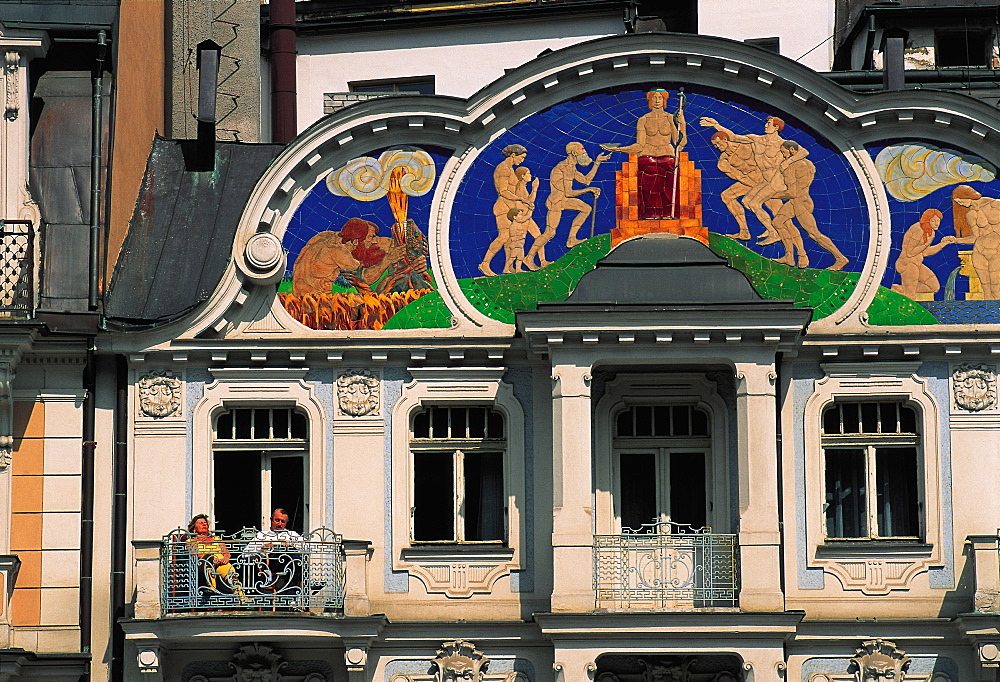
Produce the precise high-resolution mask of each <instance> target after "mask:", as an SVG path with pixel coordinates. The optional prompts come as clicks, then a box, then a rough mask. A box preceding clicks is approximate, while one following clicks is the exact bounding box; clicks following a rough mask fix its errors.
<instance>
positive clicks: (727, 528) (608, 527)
mask: <svg viewBox="0 0 1000 682" xmlns="http://www.w3.org/2000/svg"><path fill="white" fill-rule="evenodd" d="M642 405H653V406H657V405H663V406H679V405H683V406H689V407H694V408H697V409H699V410H701V411H703V412H704V413H705V414H706V415H707V417H708V436H707V437H705V436H697V437H694V438H684V437H668V438H645V437H628V436H626V437H616V436H615V434H616V422H617V419H618V415H619V414H620V413H621V412H622V411H623V410H625V409H628V408H630V407H633V406H642ZM594 410H595V412H594V471H595V477H594V485H595V492H594V529H595V533H596V534H597V535H616V534H618V533H620V532H621V530H622V528H621V508H620V505H621V480H620V479H621V476H620V467H619V457H620V454H621V452H623V451H629V450H635V449H644V448H649V447H651V446H656V447H669V448H671V449H673V450H676V451H678V452H684V451H687V452H693V451H698V452H703V453H704V456H705V469H706V472H705V502H706V516H705V520H706V524H707V526H709V527H711V528H712V532H714V533H730V532H734V531H733V529H734V524H735V523H736V520H735V519H734V518H733V516H732V513H731V512H732V511H733V510H732V507H731V505H732V503H733V499H734V497H735V494H736V491H735V489H733V481H732V480H731V477H730V471H731V470H733V467H734V466H735V462H733V461H731V460H732V456H733V454H734V453H733V452H732V451H731V449H730V439H729V423H730V415H729V411H728V408H727V407H726V404H725V402H724V401H723V399H722V397H721V396H720V395H719V392H718V387H717V385H716V384H715V383H714V382H712V381H709V380H708V379H707V378H706V377H705V375H704V374H703V373H682V372H671V371H664V372H663V373H654V374H633V373H625V372H622V373H619V374H618V376H617V377H616V378H615V379H614V380H613V381H610V382H608V384H607V385H606V390H605V394H604V396H602V397H601V398H600V399H599V400H598V401H597V404H596V405H595V408H594Z"/></svg>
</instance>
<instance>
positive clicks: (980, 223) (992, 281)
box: [942, 185, 1000, 301]
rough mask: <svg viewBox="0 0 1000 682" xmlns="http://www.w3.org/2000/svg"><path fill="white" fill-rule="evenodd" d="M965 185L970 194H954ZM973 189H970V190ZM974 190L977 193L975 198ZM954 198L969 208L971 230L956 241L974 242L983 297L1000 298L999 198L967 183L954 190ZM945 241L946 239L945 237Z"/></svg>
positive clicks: (973, 259) (976, 265) (959, 203)
mask: <svg viewBox="0 0 1000 682" xmlns="http://www.w3.org/2000/svg"><path fill="white" fill-rule="evenodd" d="M963 188H965V192H966V194H967V195H968V196H967V197H960V196H955V195H956V194H957V193H958V190H959V189H963ZM970 190H971V191H970ZM973 192H974V193H975V194H976V195H977V197H976V198H973V196H972V194H973ZM952 201H953V202H954V203H955V204H956V205H958V206H961V207H963V208H965V209H967V210H966V212H965V220H966V222H967V223H968V226H969V231H970V232H971V234H970V235H969V236H967V237H956V238H955V241H954V243H956V244H972V266H973V267H974V268H976V274H977V275H979V280H980V281H981V282H982V285H983V298H985V299H986V300H990V301H995V300H998V299H1000V199H994V198H993V197H984V196H982V195H981V194H979V192H976V191H975V190H973V189H972V188H971V187H969V186H968V185H961V186H960V187H958V188H956V190H955V192H954V193H953V194H952ZM942 241H943V240H942Z"/></svg>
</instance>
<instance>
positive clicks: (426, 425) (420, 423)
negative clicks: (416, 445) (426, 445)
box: [413, 410, 431, 438]
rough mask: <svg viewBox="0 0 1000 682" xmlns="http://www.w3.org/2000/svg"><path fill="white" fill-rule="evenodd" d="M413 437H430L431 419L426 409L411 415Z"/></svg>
mask: <svg viewBox="0 0 1000 682" xmlns="http://www.w3.org/2000/svg"><path fill="white" fill-rule="evenodd" d="M413 437H414V438H430V437H431V420H430V416H429V415H428V414H427V410H422V411H420V412H417V413H416V414H415V415H414V416H413Z"/></svg>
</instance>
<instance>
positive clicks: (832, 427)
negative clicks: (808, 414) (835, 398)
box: [823, 404, 840, 434]
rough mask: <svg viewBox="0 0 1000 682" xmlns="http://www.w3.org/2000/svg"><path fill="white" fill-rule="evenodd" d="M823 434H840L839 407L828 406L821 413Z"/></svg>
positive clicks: (835, 405) (834, 405)
mask: <svg viewBox="0 0 1000 682" xmlns="http://www.w3.org/2000/svg"><path fill="white" fill-rule="evenodd" d="M823 433H827V434H836V433H840V405H837V404H833V405H830V407H828V408H826V411H824V412H823Z"/></svg>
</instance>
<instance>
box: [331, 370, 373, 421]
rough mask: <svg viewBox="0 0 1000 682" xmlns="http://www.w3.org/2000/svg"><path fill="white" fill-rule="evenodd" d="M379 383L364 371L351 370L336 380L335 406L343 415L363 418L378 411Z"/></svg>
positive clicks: (369, 373)
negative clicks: (338, 407)
mask: <svg viewBox="0 0 1000 682" xmlns="http://www.w3.org/2000/svg"><path fill="white" fill-rule="evenodd" d="M378 394H379V382H378V378H376V377H375V375H374V374H372V373H371V372H369V371H368V370H364V369H351V370H348V371H346V372H344V373H343V374H341V375H340V376H339V377H338V378H337V404H338V405H339V406H340V411H341V413H343V414H346V415H350V416H352V417H364V416H365V415H366V414H371V413H372V412H374V411H375V410H377V409H378Z"/></svg>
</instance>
